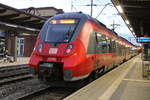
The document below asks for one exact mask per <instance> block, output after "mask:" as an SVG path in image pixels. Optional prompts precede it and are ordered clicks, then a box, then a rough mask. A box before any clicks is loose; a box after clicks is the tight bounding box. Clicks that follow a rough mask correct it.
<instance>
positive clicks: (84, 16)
mask: <svg viewBox="0 0 150 100" xmlns="http://www.w3.org/2000/svg"><path fill="white" fill-rule="evenodd" d="M67 18H77V19H78V18H79V19H80V20H81V21H87V20H92V21H94V22H95V23H96V24H98V25H100V26H102V27H104V28H105V29H106V30H108V31H110V32H111V33H113V34H114V35H116V36H117V37H119V36H118V35H117V33H116V32H115V31H113V30H111V29H109V28H107V27H106V25H104V24H103V23H101V22H100V21H99V20H97V19H96V18H93V17H91V16H90V15H88V14H84V13H82V12H71V13H64V14H58V15H56V16H54V17H51V18H50V19H49V20H53V19H67ZM119 38H120V39H121V40H124V42H126V43H128V44H129V45H133V44H132V43H130V42H129V41H128V40H126V39H124V38H123V37H119ZM133 46H134V45H133Z"/></svg>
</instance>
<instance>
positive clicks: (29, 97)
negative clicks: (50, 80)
mask: <svg viewBox="0 0 150 100" xmlns="http://www.w3.org/2000/svg"><path fill="white" fill-rule="evenodd" d="M72 92H74V90H73V89H65V88H54V87H51V86H50V85H46V84H42V83H41V82H39V81H38V79H37V78H34V79H29V80H25V81H21V82H17V83H13V84H10V85H5V86H3V87H0V100H49V99H50V100H61V99H62V98H64V97H66V96H68V95H69V94H71V93H72ZM46 98H47V99H46Z"/></svg>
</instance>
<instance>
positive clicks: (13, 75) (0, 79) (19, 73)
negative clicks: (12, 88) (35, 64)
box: [0, 65, 33, 85]
mask: <svg viewBox="0 0 150 100" xmlns="http://www.w3.org/2000/svg"><path fill="white" fill-rule="evenodd" d="M32 77H33V76H32V75H31V74H30V72H29V67H28V66H27V65H18V66H6V67H0V85H5V84H9V83H12V82H16V81H18V80H25V79H29V78H32Z"/></svg>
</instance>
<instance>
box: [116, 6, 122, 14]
mask: <svg viewBox="0 0 150 100" xmlns="http://www.w3.org/2000/svg"><path fill="white" fill-rule="evenodd" d="M116 7H117V9H118V11H119V12H120V13H123V9H122V8H121V6H120V5H117V6H116Z"/></svg>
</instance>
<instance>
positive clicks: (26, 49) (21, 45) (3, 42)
mask: <svg viewBox="0 0 150 100" xmlns="http://www.w3.org/2000/svg"><path fill="white" fill-rule="evenodd" d="M21 10H22V11H25V12H27V13H30V14H32V15H36V16H41V17H44V18H47V19H48V18H50V17H52V16H54V15H57V14H61V13H64V11H63V10H62V9H57V8H54V7H42V8H33V7H30V8H27V9H21ZM12 32H13V31H12ZM9 33H10V32H9ZM6 35H7V36H6ZM37 36H38V33H36V34H28V33H22V34H17V39H15V37H14V36H13V34H10V35H9V34H6V33H3V32H0V48H1V49H0V54H1V53H2V52H3V51H4V50H8V53H9V54H10V55H12V56H14V55H13V54H15V53H14V52H16V51H14V49H13V48H14V47H15V43H17V44H16V46H17V56H22V57H29V56H30V55H31V53H32V50H33V48H34V44H35V42H36V38H37ZM16 41H17V42H16Z"/></svg>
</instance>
